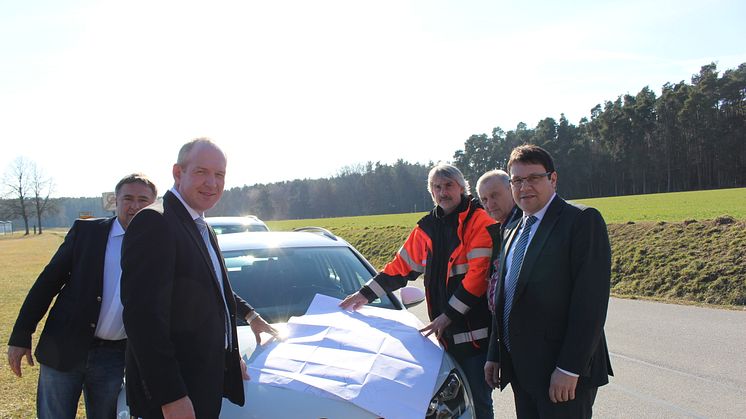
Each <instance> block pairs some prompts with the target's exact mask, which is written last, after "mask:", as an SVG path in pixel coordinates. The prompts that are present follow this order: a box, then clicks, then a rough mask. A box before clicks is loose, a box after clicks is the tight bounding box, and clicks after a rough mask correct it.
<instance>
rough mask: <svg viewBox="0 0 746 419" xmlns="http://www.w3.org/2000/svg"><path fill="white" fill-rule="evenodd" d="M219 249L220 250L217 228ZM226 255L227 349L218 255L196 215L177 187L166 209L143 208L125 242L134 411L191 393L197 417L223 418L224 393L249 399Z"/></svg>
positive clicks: (156, 409)
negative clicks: (214, 264) (214, 255)
mask: <svg viewBox="0 0 746 419" xmlns="http://www.w3.org/2000/svg"><path fill="white" fill-rule="evenodd" d="M211 241H212V245H213V248H214V249H215V250H216V252H218V255H220V250H219V249H218V246H217V240H216V238H215V235H214V233H213V232H212V231H211ZM219 259H220V265H221V266H220V269H221V270H222V273H223V287H224V290H225V295H226V299H225V300H226V302H227V304H228V309H229V312H230V313H229V316H230V325H231V328H232V333H233V336H234V339H233V341H232V345H231V347H230V348H228V350H226V349H225V308H224V304H223V296H221V295H220V288H219V286H218V283H217V279H216V276H215V271H214V270H213V268H212V263H211V260H210V255H209V253H208V251H207V247H206V246H205V243H204V241H203V240H202V236H201V235H200V233H199V231H198V229H197V226H196V225H195V223H194V220H193V219H192V217H191V216H190V215H189V212H188V211H187V209H186V208H185V207H184V205H183V204H182V203H181V201H179V199H178V198H177V197H176V195H174V194H173V193H171V192H170V191H169V192H167V193H166V194H165V196H164V197H163V204H162V207H160V206H159V205H157V204H156V205H151V206H150V207H147V208H145V209H143V210H141V211H140V212H139V213H138V214H137V215H136V216H135V217H134V218H133V219H132V222H131V223H130V225H129V227H128V228H127V232H126V234H125V236H124V242H123V243H122V289H121V296H122V303H123V304H124V313H123V320H124V327H125V330H126V331H127V338H128V341H127V356H126V385H127V401H128V403H129V406H130V411H131V413H132V415H134V416H141V417H160V416H161V406H162V405H164V404H166V403H170V402H172V401H175V400H177V399H180V398H182V397H184V396H189V398H190V399H191V401H192V404H193V406H194V409H195V412H196V414H197V417H204V418H212V417H217V416H218V413H219V412H220V405H221V402H222V398H223V396H225V397H227V398H228V399H230V400H231V401H233V402H234V403H236V404H239V405H243V403H244V392H243V380H242V377H241V369H240V364H239V362H240V358H239V352H238V342H237V339H235V337H236V336H237V334H236V315H239V316H241V317H245V316H246V314H248V313H249V312H250V311H251V310H252V308H251V307H250V306H249V305H248V304H247V303H246V302H245V301H243V300H242V299H240V298H239V297H237V296H236V295H235V294H234V293H233V291H232V289H231V286H230V283H229V282H228V275H227V271H226V269H225V264H224V262H223V260H222V258H219Z"/></svg>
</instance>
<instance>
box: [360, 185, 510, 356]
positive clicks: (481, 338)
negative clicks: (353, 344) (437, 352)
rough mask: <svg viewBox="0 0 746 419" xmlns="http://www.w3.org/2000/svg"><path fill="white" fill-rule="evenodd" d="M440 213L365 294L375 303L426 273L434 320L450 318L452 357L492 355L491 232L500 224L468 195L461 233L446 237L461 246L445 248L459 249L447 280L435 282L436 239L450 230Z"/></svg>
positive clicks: (423, 222)
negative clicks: (440, 230) (489, 347)
mask: <svg viewBox="0 0 746 419" xmlns="http://www.w3.org/2000/svg"><path fill="white" fill-rule="evenodd" d="M438 210H439V208H435V209H434V210H433V211H431V212H430V213H429V214H428V215H426V216H424V217H423V218H422V219H420V221H418V223H417V226H416V227H415V228H414V230H412V232H411V233H410V234H409V237H408V238H407V240H406V241H405V242H404V244H403V245H402V247H401V248H400V249H399V251H398V252H397V254H396V256H395V257H394V260H392V261H391V262H389V263H388V264H387V265H386V266H385V267H384V269H383V271H382V272H380V273H379V274H378V275H376V276H374V277H373V278H372V279H371V280H370V281H368V283H367V284H366V286H365V287H363V289H361V293H362V294H363V295H364V296H366V297H367V298H368V300H369V301H372V300H374V299H375V298H377V297H379V296H381V295H383V294H385V293H386V292H387V291H393V290H396V289H399V288H401V287H403V286H405V285H406V284H407V281H413V280H415V279H417V278H418V277H419V276H420V275H423V274H424V282H425V293H426V295H427V305H428V314H429V316H430V319H431V320H433V319H435V318H436V317H438V316H439V315H440V314H441V313H445V314H446V315H447V316H448V317H449V319H450V320H451V324H450V325H449V326H448V328H447V329H446V331H445V333H444V336H441V338H440V341H441V344H443V346H444V347H445V348H446V350H448V351H449V352H459V353H464V354H469V353H473V352H481V351H486V350H487V345H488V340H487V339H488V337H489V331H490V323H491V318H490V313H489V310H488V308H487V299H486V297H485V292H486V290H487V284H488V279H489V278H488V277H487V276H488V273H489V264H490V257H491V253H492V238H491V236H490V235H489V233H488V232H487V228H486V227H487V226H488V225H491V224H494V223H495V221H494V220H493V219H492V218H491V217H490V216H489V215H488V214H487V212H486V211H485V210H484V209H482V208H481V206H480V205H479V203H478V201H477V200H475V199H472V200H470V199H469V198H468V197H466V196H464V197H463V198H462V203H461V205H460V206H459V208H458V211H460V212H459V213H458V225H457V226H454V227H455V228H456V229H457V231H456V234H455V235H453V234H451V235H446V236H449V237H456V239H455V240H456V241H457V243H447V244H445V245H446V246H447V247H446V248H448V249H450V248H453V249H454V250H453V251H452V252H451V254H450V257H449V260H448V267H447V271H446V272H447V275H443V276H444V277H441V278H433V277H432V275H433V272H432V270H431V269H430V268H431V266H432V265H433V262H432V257H433V242H432V238H433V237H443V235H436V233H437V232H436V231H435V230H436V229H437V228H445V227H444V225H443V223H440V222H438V220H437V218H438V213H437V212H436V211H438ZM433 281H441V282H444V283H445V284H442V283H436V282H433ZM443 285H444V286H443Z"/></svg>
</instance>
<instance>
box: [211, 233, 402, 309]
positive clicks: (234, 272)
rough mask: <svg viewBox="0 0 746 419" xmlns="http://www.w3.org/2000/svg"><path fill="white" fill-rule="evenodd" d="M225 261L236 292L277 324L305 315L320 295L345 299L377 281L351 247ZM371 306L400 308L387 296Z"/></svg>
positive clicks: (230, 256) (251, 253) (274, 251)
mask: <svg viewBox="0 0 746 419" xmlns="http://www.w3.org/2000/svg"><path fill="white" fill-rule="evenodd" d="M223 257H224V258H225V264H226V267H227V269H228V277H229V279H230V281H231V286H232V287H233V291H234V292H235V293H236V294H238V295H239V296H241V298H243V299H244V300H246V301H248V303H249V304H251V305H252V306H253V307H254V308H255V309H256V310H257V311H258V312H259V313H260V314H261V315H262V317H263V318H264V319H266V320H267V321H268V322H271V323H276V322H287V320H288V319H289V318H290V317H291V316H301V315H303V314H304V313H305V312H306V310H307V309H308V306H309V305H310V304H311V301H312V300H313V297H314V296H315V295H316V294H317V293H318V294H323V295H328V296H330V297H334V298H340V299H342V298H344V297H345V296H347V295H349V294H352V293H354V292H355V291H357V290H359V289H360V287H361V286H362V285H363V284H364V283H365V282H367V281H368V280H369V279H370V278H371V277H372V276H373V273H372V272H371V271H370V270H369V269H368V268H367V266H366V265H365V264H364V263H363V262H362V261H361V260H360V259H359V258H358V257H357V256H356V255H355V253H353V252H352V251H351V250H350V249H349V248H347V247H313V248H310V247H309V248H270V249H250V250H238V251H228V252H223ZM371 305H373V306H377V307H384V308H395V306H394V304H393V303H392V302H391V300H390V299H389V298H388V297H386V296H384V297H383V298H381V299H377V300H376V301H374V302H373V303H371Z"/></svg>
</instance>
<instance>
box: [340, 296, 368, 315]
mask: <svg viewBox="0 0 746 419" xmlns="http://www.w3.org/2000/svg"><path fill="white" fill-rule="evenodd" d="M366 304H368V299H367V298H365V296H364V295H363V294H360V291H358V292H356V293H354V294H350V295H348V296H347V298H345V299H344V300H342V302H341V303H339V306H340V307H341V308H342V309H343V310H352V311H357V310H358V309H359V308H360V307H362V306H364V305H366Z"/></svg>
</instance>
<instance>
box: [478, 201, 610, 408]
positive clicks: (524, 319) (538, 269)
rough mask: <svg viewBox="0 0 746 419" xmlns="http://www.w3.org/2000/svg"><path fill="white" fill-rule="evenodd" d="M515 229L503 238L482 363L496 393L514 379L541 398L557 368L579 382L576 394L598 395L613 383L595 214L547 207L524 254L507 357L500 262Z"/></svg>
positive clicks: (604, 265) (600, 232) (605, 262)
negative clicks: (490, 364)
mask: <svg viewBox="0 0 746 419" xmlns="http://www.w3.org/2000/svg"><path fill="white" fill-rule="evenodd" d="M520 224H521V223H517V224H516V225H515V226H513V227H512V228H511V229H510V230H509V231H506V241H505V245H504V246H503V249H502V252H501V260H500V266H501V269H502V280H501V281H499V283H498V289H497V291H496V292H495V295H496V301H495V306H496V307H497V309H496V310H495V312H496V314H495V315H494V316H493V322H492V325H493V326H492V327H493V334H492V339H491V341H490V350H489V353H488V359H489V360H491V361H496V362H499V363H500V370H501V371H500V372H501V387H503V388H504V387H505V385H506V384H507V383H508V382H510V380H511V378H512V377H513V376H517V377H518V378H519V380H520V382H521V386H522V387H524V388H526V390H528V391H529V392H541V393H542V394H544V393H545V392H546V391H547V389H548V388H549V378H550V377H551V374H552V372H553V371H554V369H555V367H559V368H562V369H563V370H566V371H570V372H573V373H577V374H579V375H580V377H579V379H578V386H590V387H598V386H601V385H604V384H606V383H608V381H609V378H608V376H609V375H613V372H612V369H611V362H610V360H609V352H608V349H607V347H606V337H605V335H604V322H605V321H606V310H607V307H608V303H609V289H610V278H611V246H610V244H609V236H608V232H607V229H606V223H605V222H604V220H603V217H601V214H600V213H599V212H598V211H597V210H596V209H594V208H589V207H583V206H577V205H571V204H569V203H567V202H565V201H564V200H563V199H562V198H560V197H559V196H555V198H554V199H553V200H552V202H551V203H550V205H549V207H548V208H547V211H546V213H545V214H544V217H543V219H542V220H541V223H540V224H539V226H538V228H537V230H536V233H535V234H534V237H533V238H532V239H531V243H530V244H529V246H528V249H527V250H526V255H525V257H524V260H523V265H522V268H521V273H520V275H519V278H518V284H517V287H516V291H515V295H514V298H513V305H512V308H511V313H510V330H509V333H510V343H511V352H510V353H508V352H507V350H506V348H505V345H504V344H503V342H502V334H503V332H502V325H503V318H502V317H503V314H502V313H503V306H504V298H505V297H504V286H503V282H504V280H505V275H506V271H505V263H504V262H505V258H506V256H507V254H508V251H509V250H510V247H511V246H512V245H513V242H514V241H515V240H517V232H518V230H519V227H520Z"/></svg>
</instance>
